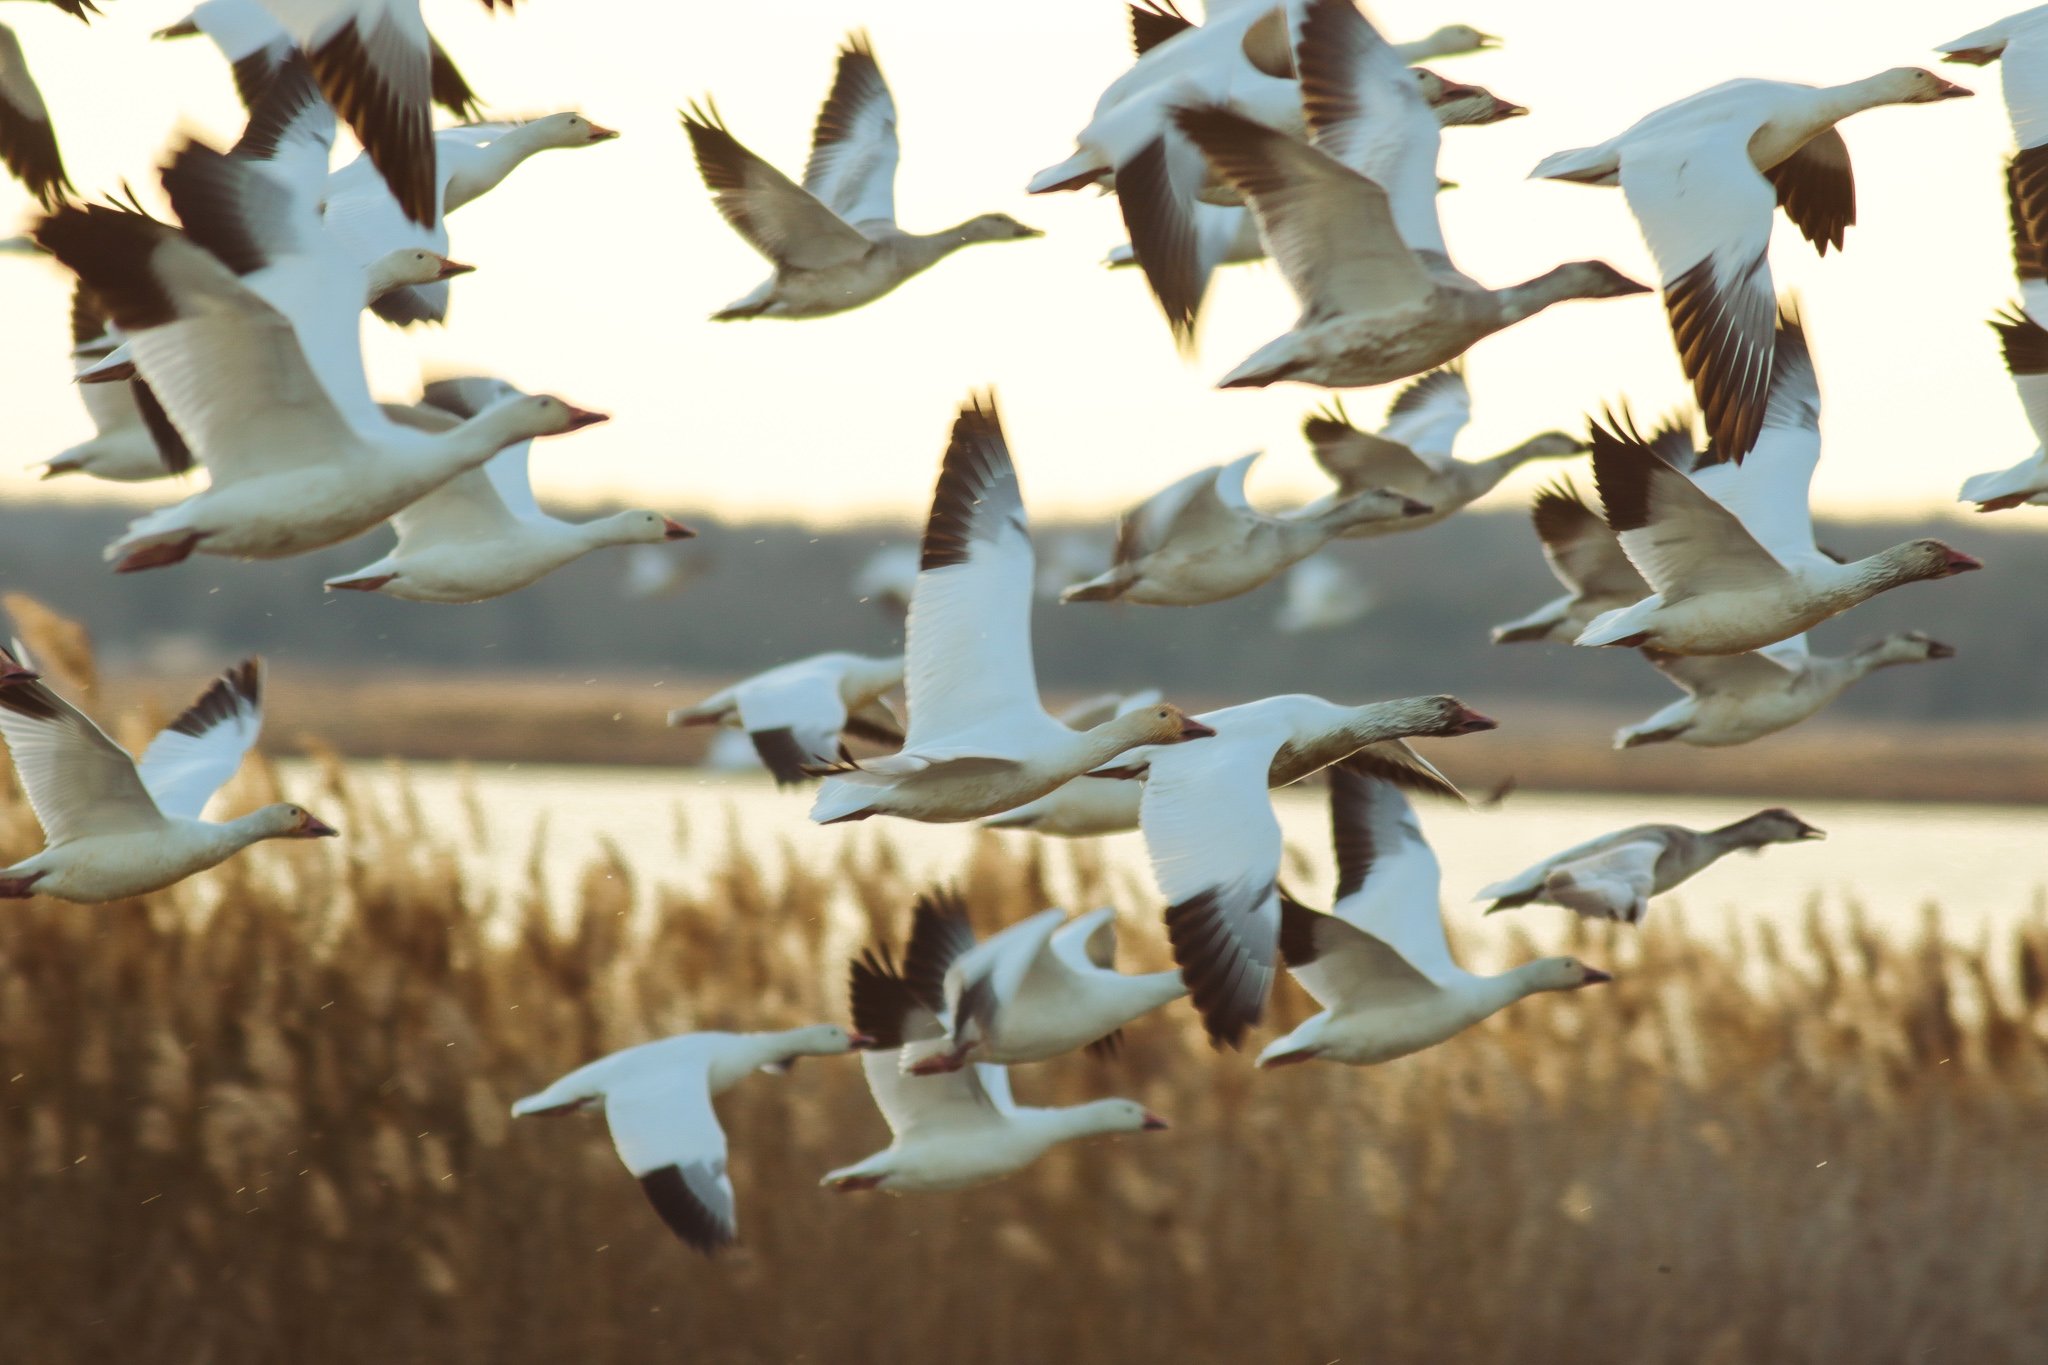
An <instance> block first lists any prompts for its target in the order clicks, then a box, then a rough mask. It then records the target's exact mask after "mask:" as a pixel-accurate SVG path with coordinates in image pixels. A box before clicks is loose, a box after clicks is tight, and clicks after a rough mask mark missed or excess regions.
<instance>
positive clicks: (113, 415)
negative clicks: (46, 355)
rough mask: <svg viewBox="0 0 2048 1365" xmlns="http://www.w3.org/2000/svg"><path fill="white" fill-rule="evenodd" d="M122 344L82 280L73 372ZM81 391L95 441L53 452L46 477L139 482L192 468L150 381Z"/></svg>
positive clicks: (74, 310) (75, 298)
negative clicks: (79, 477)
mask: <svg viewBox="0 0 2048 1365" xmlns="http://www.w3.org/2000/svg"><path fill="white" fill-rule="evenodd" d="M119 344H120V332H119V331H118V329H116V328H113V327H110V326H108V324H107V319H106V314H105V313H103V312H102V311H101V310H100V307H99V305H98V304H97V303H95V302H94V301H93V297H92V294H91V291H89V290H87V289H86V287H85V286H84V285H82V284H81V285H75V286H73V288H72V291H71V366H72V372H73V374H82V373H84V372H85V371H87V370H89V369H91V368H92V367H93V366H95V365H98V364H99V363H100V362H101V361H103V360H105V359H106V358H107V356H108V355H110V354H112V352H113V351H114V349H115V348H116V347H117V346H118V345H119ZM77 389H78V398H79V401H80V402H81V403H82V404H84V406H85V415H86V416H87V417H89V418H91V419H92V426H93V435H92V439H91V440H89V441H81V442H80V443H79V444H77V445H75V446H72V447H70V448H69V449H67V450H64V451H61V452H59V453H58V454H56V455H53V456H51V457H50V458H49V459H48V460H47V461H45V462H44V464H43V477H44V478H46V479H54V478H56V477H57V476H58V475H60V474H86V475H89V476H91V477H92V478H95V479H111V480H113V481H115V482H117V483H138V482H141V481H143V480H146V479H161V478H164V477H165V476H167V475H170V474H183V473H184V472H185V471H187V470H189V469H190V468H192V452H191V450H190V448H188V447H187V446H186V444H185V439H184V437H182V436H180V435H179V434H178V429H177V428H176V427H174V426H172V425H171V422H170V418H168V417H166V416H165V415H164V410H163V405H162V404H160V403H158V402H157V401H156V395H155V394H153V393H151V392H150V391H149V386H148V385H147V384H144V383H143V382H142V381H141V380H139V379H131V380H129V381H128V382H127V383H125V384H79V385H78V386H77Z"/></svg>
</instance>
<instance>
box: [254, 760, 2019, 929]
mask: <svg viewBox="0 0 2048 1365" xmlns="http://www.w3.org/2000/svg"><path fill="white" fill-rule="evenodd" d="M285 767H286V770H287V771H286V776H287V780H288V782H289V784H290V785H291V787H292V789H293V790H294V791H296V792H298V793H299V794H300V795H302V796H304V797H306V798H307V799H309V800H310V798H311V795H312V792H311V790H310V787H309V785H308V770H307V769H306V768H305V767H304V766H303V765H299V764H287V765H285ZM399 772H400V770H398V769H394V768H392V767H389V766H384V765H378V764H369V763H364V764H352V765H351V768H350V775H351V778H352V779H353V780H355V781H356V782H357V783H358V784H359V786H360V788H361V789H363V790H366V791H368V792H369V793H372V794H373V795H375V796H376V797H378V798H381V799H396V794H397V792H398V788H399V782H400V780H401V779H400V776H399ZM402 772H403V781H404V782H406V783H408V784H409V785H410V786H411V788H412V790H413V792H414V793H415V794H416V797H417V799H418V801H419V802H420V805H421V807H422V809H423V811H424V812H425V814H426V815H427V817H428V818H429V819H430V820H434V821H437V822H445V823H446V824H447V825H448V826H449V827H450V828H451V829H452V830H454V831H455V832H456V833H455V840H456V842H458V843H459V844H460V845H461V846H462V847H463V849H464V850H465V857H466V858H467V859H468V860H470V861H471V863H472V864H473V867H474V869H475V871H476V872H477V873H478V874H479V875H480V876H483V877H485V878H488V879H494V880H495V881H496V882H497V883H498V884H499V885H500V886H501V887H514V886H517V885H519V884H521V883H522V882H523V879H524V877H525V873H526V868H527V866H528V862H529V858H530V856H531V854H532V852H533V843H534V839H535V835H536V831H539V837H540V840H541V849H542V852H543V855H544V859H545V869H546V876H547V879H548V882H549V884H550V888H551V890H552V891H553V892H554V893H555V900H556V902H557V903H558V904H566V903H568V897H570V896H571V895H572V894H573V892H574V888H575V886H576V884H577V881H578V880H579V878H580V876H581V874H582V872H583V869H584V868H585V867H586V866H587V864H588V862H589V860H590V858H591V857H592V856H593V855H594V854H595V853H597V851H598V849H599V844H600V841H601V840H607V839H608V840H610V841H611V842H612V843H614V844H615V845H617V846H618V848H619V849H620V850H621V851H622V853H623V854H624V855H625V859H626V862H627V865H628V866H629V867H630V868H631V869H632V870H633V872H634V874H635V875H636V876H637V877H638V878H640V879H641V883H642V885H641V887H640V890H641V891H642V893H643V894H644V893H645V892H646V890H647V889H648V886H649V885H650V884H651V882H660V883H667V884H671V885H680V886H685V887H699V886H701V885H703V879H704V876H705V874H706V873H707V872H708V871H709V870H711V869H712V868H715V867H716V866H717V865H718V864H719V863H720V862H721V861H723V859H724V857H725V855H726V850H727V848H728V847H729V835H730V833H731V832H732V831H735V830H736V831H737V833H738V836H739V838H740V840H741V842H742V843H743V845H744V846H745V847H747V848H749V849H750V850H752V851H754V852H755V854H756V855H757V856H759V857H761V858H762V860H763V862H764V864H765V865H766V866H768V867H770V868H774V867H776V866H779V865H780V864H781V862H782V858H783V856H784V850H788V851H790V852H791V853H793V854H794V855H795V856H796V857H797V858H799V859H806V860H810V861H811V862H812V864H813V865H814V866H818V867H828V866H830V865H832V864H833V863H834V862H835V861H836V860H837V859H839V858H840V857H841V856H842V855H844V854H845V852H846V851H847V850H848V848H849V847H856V848H864V849H865V848H873V847H874V846H875V844H876V842H877V841H879V840H883V839H887V840H889V841H891V842H892V843H894V844H895V845H896V848H897V851H898V856H899V858H900V859H901V861H902V862H903V864H904V865H905V866H906V867H907V868H908V869H910V870H911V871H912V872H913V873H914V874H915V875H916V876H918V877H920V878H945V877H950V876H952V875H953V874H954V873H955V872H956V871H957V870H958V869H959V868H960V867H961V866H962V864H963V863H964V861H965V859H966V857H967V854H968V850H969V848H970V846H971V844H972V842H973V839H974V837H975V831H974V830H973V828H972V827H971V826H964V825H943V826H935V825H918V824H915V823H912V822H910V821H903V820H884V819H876V820H869V821H866V822H864V823H862V824H858V825H850V826H833V827H831V828H825V827H821V826H816V825H813V824H811V823H810V821H809V820H808V819H807V818H806V812H807V811H808V809H809V806H810V801H811V793H810V789H808V788H806V789H804V790H792V791H786V792H779V791H777V790H776V789H775V787H774V786H773V784H772V783H771V782H770V781H769V780H768V779H767V777H766V776H765V775H754V774H738V775H734V774H726V773H714V772H707V771H703V770H697V769H674V770H661V769H639V768H635V769H624V768H580V767H554V766H546V765H535V764H513V765H492V766H486V767H476V768H472V769H469V770H468V771H467V772H466V773H465V770H464V769H463V768H461V767H459V766H458V765H453V764H436V763H412V764H407V765H406V766H405V767H404V768H403V770H402ZM465 786H467V789H468V790H469V791H471V792H473V793H474V796H475V803H476V805H477V806H478V807H480V808H481V810H482V812H483V814H484V817H485V819H484V824H485V829H484V830H483V837H482V839H481V841H478V840H477V839H475V838H474V837H473V833H472V828H471V826H472V822H471V819H470V815H469V808H470V804H471V803H470V801H469V799H468V798H467V797H466V796H465ZM1274 795H1275V798H1276V799H1275V806H1276V809H1277V810H1278V811H1279V814H1280V821H1281V826H1282V828H1283V829H1284V830H1285V831H1286V835H1287V839H1288V843H1289V845H1290V847H1291V848H1292V849H1294V850H1296V851H1298V853H1299V854H1301V855H1302V857H1303V859H1304V861H1305V864H1306V867H1307V873H1306V875H1299V874H1298V873H1297V871H1296V870H1294V869H1290V870H1289V873H1288V878H1289V882H1290V885H1293V886H1294V887H1295V888H1296V891H1297V894H1300V895H1302V896H1303V897H1304V898H1305V899H1307V900H1308V901H1309V902H1310V903H1311V904H1313V905H1317V906H1319V907H1321V906H1327V904H1328V898H1329V888H1330V885H1331V878H1332V873H1331V858H1330V853H1329V816H1328V812H1327V807H1326V804H1325V797H1324V795H1323V790H1322V788H1321V786H1320V785H1319V784H1315V783H1306V784H1302V785H1301V786H1298V787H1294V788H1290V789H1287V790H1285V791H1281V792H1276V793H1275V794H1274ZM1765 804H1766V803H1765V802H1761V801H1731V800H1725V799H1715V798H1689V797H1665V796H1609V795H1554V794H1541V793H1517V794H1514V795H1512V796H1510V797H1509V798H1508V800H1507V801H1506V802H1505V803H1504V804H1503V805H1502V806H1500V807H1498V808H1496V809H1491V810H1462V809H1458V808H1456V807H1453V806H1450V805H1448V804H1446V803H1443V802H1431V801H1423V802H1418V812H1419V814H1420V816H1421V820H1422V824H1423V828H1424V830H1425V831H1426V832H1427V834H1428V835H1429V838H1430V841H1431V843H1432V844H1433V846H1434V847H1435V849H1436V852H1437V856H1438V858H1439V859H1440V860H1441V862H1442V864H1443V869H1444V905H1445V908H1446V911H1447V912H1448V914H1449V915H1450V916H1451V917H1452V919H1453V920H1455V921H1461V922H1466V923H1470V922H1472V921H1473V920H1474V919H1476V917H1477V913H1478V907H1477V906H1475V905H1473V904H1472V903H1471V897H1472V893H1473V892H1475V891H1476V890H1478V888H1480V887H1481V886H1484V885H1486V884H1487V883H1488V882H1491V881H1495V880H1498V879H1499V878H1502V877H1506V876H1509V875H1511V874H1513V873H1515V872H1517V871H1519V870H1521V869H1522V868H1523V867H1525V866H1527V865H1528V864H1530V863H1533V862H1535V861H1537V860H1538V859H1539V858H1542V857H1545V856H1547V855H1548V854H1550V853H1554V852H1556V851H1557V850H1559V849H1561V848H1564V847H1566V846H1568V845H1570V844H1573V843H1576V842H1578V841H1579V840H1582V839H1586V838H1590V837H1592V836H1594V835H1596V834H1601V833H1605V832H1607V831H1609V830H1613V829H1619V828H1621V827H1623V826H1626V825H1631V824H1638V823H1642V822H1645V821H1671V822H1674V823H1679V824H1687V825H1692V826H1694V827H1697V828H1705V827H1708V826H1712V825H1719V824H1725V823H1727V822H1728V821H1731V820H1735V819H1739V818H1740V817H1742V816H1744V815H1747V814H1750V813H1751V812H1753V811H1755V810H1757V809H1759V808H1761V807H1762V806H1763V805H1765ZM316 809H317V806H316ZM1795 809H1796V810H1797V811H1798V813H1799V814H1800V816H1802V817H1803V818H1805V819H1806V820H1808V821H1809V822H1811V823H1813V824H1815V825H1818V826H1820V827H1821V828H1822V829H1824V830H1826V831H1827V833H1828V838H1827V840H1826V841H1825V842H1816V843H1804V844H1789V845H1780V846H1776V847H1773V848H1770V849H1767V850H1766V851H1764V852H1763V853H1762V854H1760V855H1757V856H1749V855H1743V854H1737V855H1735V856H1733V857H1730V858H1726V859H1724V860H1722V861H1721V862H1720V863H1718V864H1716V865H1715V866H1714V867H1712V868H1710V869H1708V870H1707V871H1706V872H1704V873H1702V874H1701V875H1700V876H1699V877H1698V878H1696V879H1695V880H1694V881H1692V882H1690V883H1688V884H1687V885H1686V886H1685V887H1684V888H1682V889H1681V890H1680V892H1679V893H1678V894H1677V895H1675V896H1672V897H1668V898H1666V899H1664V900H1662V901H1660V902H1659V905H1660V906H1661V907H1665V909H1666V913H1669V907H1671V906H1673V905H1677V906H1680V907H1682V908H1683V912H1684V914H1685V916H1686V918H1687V920H1688V921H1689V922H1690V923H1691V924H1693V925H1694V926H1695V927H1704V926H1705V925H1708V924H1711V923H1713V922H1714V921H1716V920H1723V919H1730V918H1743V917H1749V916H1759V915H1763V916H1784V917H1787V918H1789V917H1791V916H1793V915H1795V914H1796V913H1798V912H1799V911H1800V910H1801V909H1802V908H1803V907H1804V906H1805V905H1806V904H1807V902H1808V901H1810V900H1812V899H1814V898H1816V897H1817V898H1818V899H1819V902H1820V904H1821V905H1822V907H1823V908H1824V909H1826V910H1828V911H1830V912H1839V911H1840V910H1841V909H1842V908H1843V907H1844V906H1846V905H1847V904H1848V903H1850V902H1851V901H1855V902H1858V903H1860V904H1861V905H1862V906H1863V907H1864V908H1865V909H1866V910H1867V911H1868V912H1869V913H1870V915H1871V917H1872V918H1873V919H1874V920H1876V921H1877V922H1879V923H1883V924H1886V925H1890V926H1894V927H1902V928H1910V927H1913V926H1916V925H1917V924H1918V923H1919V920H1920V912H1921V908H1922V907H1923V906H1924V905H1926V904H1928V903H1930V902H1933V903H1938V904H1939V905H1940V906H1941V907H1942V909H1943V911H1944V925H1945V932H1946V933H1947V934H1949V935H1950V936H1952V937H1955V938H1958V939H1961V940H1974V939H1975V938H1976V937H1977V935H1978V934H1979V933H1980V932H1981V931H1982V930H1983V929H1984V928H1985V927H1988V926H1990V925H1995V924H2000V923H2010V922H2011V921H2012V920H2013V919H2015V918H2017V917H2019V916H2021V915H2023V914H2026V913H2028V912H2029V911H2030V910H2031V909H2032V908H2033V907H2034V906H2035V904H2036V902H2037V900H2038V898H2039V897H2040V896H2041V894H2042V888H2043V886H2044V885H2048V847H2044V841H2043V839H2042V837H2041V835H2042V832H2043V828H2044V824H2048V809H2044V808H2041V807H2011V806H1977V805H1971V806H1959V805H1956V806H1950V805H1901V804H1896V803H1882V804H1880V803H1855V802H1843V801H1802V802H1800V803H1798V805H1797V806H1796V807H1795ZM997 837H999V838H1001V839H1003V840H1005V841H1012V842H1016V843H1018V844H1019V845H1020V846H1021V845H1023V844H1025V843H1027V842H1029V841H1032V840H1037V839H1040V838H1042V836H1037V835H1031V834H1022V833H1009V832H1005V833H1002V834H1000V835H998V836H997ZM1048 842H1052V843H1056V844H1057V843H1065V842H1068V841H1061V840H1052V841H1048ZM1093 842H1094V843H1095V844H1097V845H1098V846H1099V848H1100V851H1101V853H1102V856H1103V857H1104V858H1105V859H1106V860H1107V861H1108V862H1109V863H1110V865H1111V866H1112V867H1115V868H1117V869H1119V870H1127V871H1128V872H1129V874H1130V875H1131V877H1132V878H1133V879H1134V882H1133V884H1134V885H1135V886H1137V887H1139V888H1141V889H1142V890H1143V891H1144V892H1145V894H1148V895H1149V894H1150V893H1151V881H1150V876H1149V870H1148V865H1147V863H1146V859H1145V846H1144V841H1143V839H1142V838H1140V836H1138V835H1137V834H1135V833H1132V834H1122V835H1113V836H1110V837H1109V838H1106V839H1101V840H1096V841H1093ZM1056 867H1059V868H1063V867H1064V861H1063V860H1056ZM1061 884H1062V883H1061V882H1060V880H1059V878H1058V877H1057V876H1056V877H1055V885H1056V886H1058V885H1061ZM1069 908H1070V909H1071V908H1075V907H1071V906H1070V907H1069ZM1527 913H1529V914H1531V915H1538V914H1541V915H1551V916H1559V917H1561V916H1562V915H1563V914H1564V913H1565V912H1563V911H1559V910H1554V909H1552V910H1532V911H1530V912H1527Z"/></svg>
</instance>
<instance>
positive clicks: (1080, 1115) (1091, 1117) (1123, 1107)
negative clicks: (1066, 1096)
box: [1067, 1100, 1167, 1133]
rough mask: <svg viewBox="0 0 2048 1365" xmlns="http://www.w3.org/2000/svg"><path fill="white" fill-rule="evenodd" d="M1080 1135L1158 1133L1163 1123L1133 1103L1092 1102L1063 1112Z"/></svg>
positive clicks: (1147, 1110) (1127, 1101)
mask: <svg viewBox="0 0 2048 1365" xmlns="http://www.w3.org/2000/svg"><path fill="white" fill-rule="evenodd" d="M1067 1114H1068V1116H1069V1119H1070V1121H1071V1122H1072V1124H1073V1127H1074V1129H1075V1130H1076V1131H1077V1132H1080V1133H1158V1132H1164V1131H1165V1129H1166V1127H1167V1123H1166V1120H1165V1119H1163V1118H1160V1117H1159V1116H1158V1115H1157V1114H1155V1113H1153V1112H1152V1111H1151V1110H1149V1109H1147V1108H1146V1107H1145V1106H1144V1105H1142V1104H1139V1103H1138V1102H1137V1101H1136V1100H1096V1101H1094V1102H1093V1103H1091V1104H1081V1105H1076V1106H1075V1107H1074V1108H1072V1109H1070V1110H1068V1111H1067Z"/></svg>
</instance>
